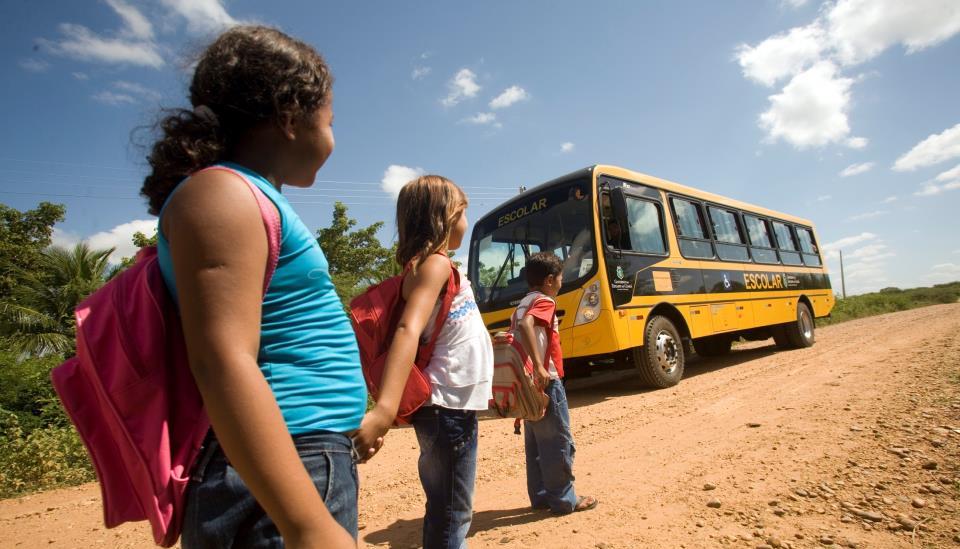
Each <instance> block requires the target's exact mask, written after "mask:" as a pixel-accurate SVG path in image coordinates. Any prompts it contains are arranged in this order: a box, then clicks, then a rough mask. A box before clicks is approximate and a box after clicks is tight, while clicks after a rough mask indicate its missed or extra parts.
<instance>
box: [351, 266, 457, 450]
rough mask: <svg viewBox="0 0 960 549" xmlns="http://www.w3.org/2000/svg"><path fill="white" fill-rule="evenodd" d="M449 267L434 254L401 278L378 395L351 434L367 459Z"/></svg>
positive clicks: (391, 412)
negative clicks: (401, 303)
mask: <svg viewBox="0 0 960 549" xmlns="http://www.w3.org/2000/svg"><path fill="white" fill-rule="evenodd" d="M450 269H451V266H450V260H449V259H447V258H445V257H443V256H441V255H437V254H434V255H431V256H430V257H428V258H427V260H426V261H424V263H423V265H420V267H419V268H418V269H417V273H416V274H412V273H411V274H410V275H409V279H408V280H405V281H404V294H405V295H406V301H407V304H406V306H405V307H404V309H403V315H401V317H400V322H399V323H398V324H397V331H396V332H394V335H393V341H392V342H391V344H390V349H389V350H388V351H387V359H386V364H385V366H384V370H383V380H382V381H381V384H380V399H379V400H378V401H377V404H376V406H374V407H373V409H372V410H370V411H369V412H367V415H366V416H365V417H364V418H363V423H361V424H360V429H359V430H358V431H357V432H356V434H355V435H354V445H355V446H356V447H357V452H358V453H359V454H360V455H361V456H364V457H365V458H367V459H369V458H370V457H371V456H372V455H373V454H374V453H375V452H376V449H377V448H378V444H377V439H378V438H381V437H383V436H384V435H385V434H386V433H387V431H388V430H389V429H390V426H391V425H393V421H394V419H396V417H397V408H398V407H399V406H400V397H401V396H402V395H403V389H404V387H406V385H407V378H408V377H410V368H412V367H413V362H414V360H416V356H417V351H418V350H419V348H420V334H422V333H423V329H424V328H425V327H426V325H427V321H428V320H429V319H430V314H431V313H432V312H433V308H434V306H435V305H436V304H437V299H438V298H439V297H440V290H441V289H442V288H443V287H445V286H446V284H447V281H448V280H449V279H450ZM407 290H409V291H407ZM381 443H382V442H381Z"/></svg>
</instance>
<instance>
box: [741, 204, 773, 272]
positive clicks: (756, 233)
mask: <svg viewBox="0 0 960 549" xmlns="http://www.w3.org/2000/svg"><path fill="white" fill-rule="evenodd" d="M743 220H744V222H745V223H746V225H747V236H748V237H749V239H750V254H751V255H752V256H753V260H754V261H756V262H757V263H770V264H774V263H780V260H779V259H777V251H776V250H774V249H773V240H772V239H771V238H770V224H769V223H768V222H767V220H766V219H761V218H759V217H756V216H753V215H749V214H744V215H743Z"/></svg>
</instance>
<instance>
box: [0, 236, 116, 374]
mask: <svg viewBox="0 0 960 549" xmlns="http://www.w3.org/2000/svg"><path fill="white" fill-rule="evenodd" d="M111 253H113V248H111V249H108V250H92V249H91V248H90V247H89V246H88V245H87V244H86V243H81V244H77V245H76V246H74V247H73V249H72V250H70V249H66V248H61V247H57V246H53V247H50V248H47V249H46V250H44V252H43V255H42V256H41V261H40V269H39V270H38V271H36V272H32V273H22V276H21V283H20V284H19V286H18V287H17V288H15V289H14V291H13V295H12V296H11V298H10V299H9V300H7V301H4V302H0V333H3V334H4V335H5V336H6V339H7V342H8V344H9V347H10V348H11V349H13V350H14V351H16V352H19V353H20V354H21V355H23V356H26V355H34V356H43V355H48V354H52V353H57V354H68V353H72V352H73V341H74V324H75V321H74V316H73V310H74V308H75V307H76V306H77V304H78V303H80V301H82V300H83V299H84V298H85V297H87V296H88V295H90V294H91V293H93V292H94V291H96V290H97V289H98V288H100V286H102V285H103V284H104V282H105V281H106V280H107V278H108V275H109V272H110V263H109V261H108V258H109V257H110V254H111Z"/></svg>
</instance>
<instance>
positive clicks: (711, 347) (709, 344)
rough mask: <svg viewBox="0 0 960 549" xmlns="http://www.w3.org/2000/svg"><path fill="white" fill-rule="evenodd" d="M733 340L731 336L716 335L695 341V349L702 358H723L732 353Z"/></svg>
mask: <svg viewBox="0 0 960 549" xmlns="http://www.w3.org/2000/svg"><path fill="white" fill-rule="evenodd" d="M731 345H733V340H732V339H730V337H729V336H725V335H716V336H709V337H701V338H699V339H695V340H693V348H694V349H695V350H696V351H697V354H698V355H700V356H722V355H725V354H729V353H730V346H731Z"/></svg>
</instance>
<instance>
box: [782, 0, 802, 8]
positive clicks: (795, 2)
mask: <svg viewBox="0 0 960 549" xmlns="http://www.w3.org/2000/svg"><path fill="white" fill-rule="evenodd" d="M782 2H783V5H785V6H790V7H791V8H799V7H802V6H803V5H804V4H806V3H807V0H782Z"/></svg>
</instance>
